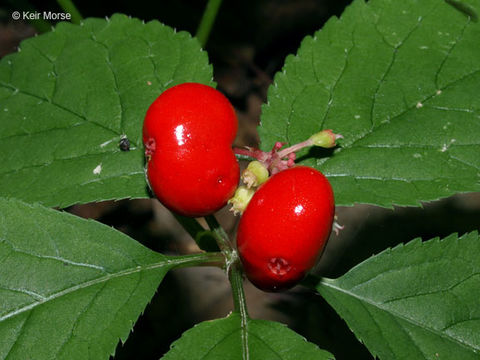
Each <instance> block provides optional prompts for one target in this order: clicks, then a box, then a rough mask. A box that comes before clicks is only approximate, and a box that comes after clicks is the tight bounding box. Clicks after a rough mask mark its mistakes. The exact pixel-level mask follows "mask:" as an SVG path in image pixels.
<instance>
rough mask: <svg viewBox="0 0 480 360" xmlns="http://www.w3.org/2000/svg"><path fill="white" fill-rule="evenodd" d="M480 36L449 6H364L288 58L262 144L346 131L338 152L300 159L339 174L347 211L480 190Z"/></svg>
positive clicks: (340, 201)
mask: <svg viewBox="0 0 480 360" xmlns="http://www.w3.org/2000/svg"><path fill="white" fill-rule="evenodd" d="M473 2H475V3H476V4H477V8H480V6H478V5H479V1H478V0H469V3H473ZM469 6H471V5H469ZM472 9H473V7H472ZM478 39H480V23H478V22H477V23H475V22H472V21H471V19H470V17H467V16H465V14H464V13H463V12H461V11H458V10H457V9H456V8H455V7H453V6H451V5H449V4H447V3H446V2H444V1H439V0H422V1H416V0H405V1H396V0H372V1H369V2H368V3H365V2H364V1H363V0H356V1H354V3H353V4H352V5H351V6H350V7H348V8H347V9H346V10H345V12H344V14H343V15H342V17H341V18H340V19H336V18H333V19H330V21H328V22H327V23H326V25H325V26H324V28H323V29H322V30H321V31H318V32H317V33H315V35H314V36H309V37H307V38H305V39H304V41H303V42H302V45H301V47H300V49H299V50H298V54H297V55H295V56H289V57H288V58H287V59H286V63H285V67H284V68H283V72H282V73H280V74H278V75H277V76H276V77H275V82H274V84H273V86H271V87H270V89H269V93H268V101H269V103H268V104H267V105H265V106H264V107H263V114H262V121H261V126H260V127H259V132H260V138H261V141H262V148H263V149H264V150H269V149H271V147H272V146H273V144H274V143H275V141H283V142H287V143H289V144H294V143H298V142H300V141H303V140H306V139H308V138H309V136H310V135H311V134H313V133H315V132H317V131H319V130H320V129H333V130H334V132H335V133H340V134H342V135H343V136H344V137H345V139H344V140H343V141H342V142H341V143H340V147H338V148H337V149H335V150H334V151H333V152H332V151H328V150H320V149H312V150H310V151H309V152H307V151H306V150H305V151H304V152H302V153H300V154H298V155H299V158H300V160H301V162H302V163H304V164H307V165H311V166H315V167H316V168H318V169H319V170H321V171H322V172H323V173H324V174H325V175H326V176H327V177H328V178H329V180H330V181H331V183H332V186H333V188H334V190H335V196H336V203H337V205H352V204H354V203H371V204H377V205H381V206H385V207H391V206H392V205H393V204H399V205H418V204H419V202H420V201H427V200H434V199H438V198H441V197H445V196H449V195H451V194H454V193H456V192H470V191H479V190H480V156H478V154H479V153H480V137H479V136H478V135H479V134H480V97H479V96H478V94H479V93H480V46H478V45H479V41H478Z"/></svg>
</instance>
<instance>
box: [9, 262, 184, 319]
mask: <svg viewBox="0 0 480 360" xmlns="http://www.w3.org/2000/svg"><path fill="white" fill-rule="evenodd" d="M190 261H191V259H190V258H178V259H162V261H160V262H155V263H152V264H149V265H139V266H136V267H131V268H128V269H125V270H122V271H119V272H116V273H109V274H107V275H104V276H101V277H99V278H96V279H92V280H89V281H86V282H83V283H81V284H77V285H74V286H71V287H69V288H66V289H63V290H61V291H58V292H56V293H53V294H51V295H49V296H48V297H45V300H42V301H36V302H33V303H31V304H28V305H26V306H23V307H21V308H19V309H16V310H15V311H12V312H9V313H7V314H5V315H2V316H1V317H0V322H2V321H5V320H8V319H9V318H12V317H14V316H17V315H20V314H22V313H24V312H26V311H29V310H32V309H34V308H36V307H37V306H39V305H42V304H44V303H48V302H49V301H53V300H56V299H58V298H60V297H62V296H64V295H68V294H70V293H73V292H75V291H77V290H82V289H85V288H88V287H91V286H94V285H97V284H101V283H103V282H107V281H109V280H112V279H115V278H120V277H123V276H128V275H131V274H135V273H138V272H142V271H150V270H156V269H159V268H162V267H165V268H166V269H165V270H166V271H168V270H170V269H171V268H172V267H175V266H179V265H182V264H184V263H188V262H190Z"/></svg>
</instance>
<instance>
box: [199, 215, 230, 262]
mask: <svg viewBox="0 0 480 360" xmlns="http://www.w3.org/2000/svg"><path fill="white" fill-rule="evenodd" d="M205 220H206V221H207V224H208V227H209V228H210V230H212V231H213V233H214V234H215V238H216V240H217V244H218V247H219V248H220V250H221V251H222V252H223V253H224V254H225V256H226V257H227V260H228V259H229V257H231V255H232V252H234V250H233V246H232V244H231V243H230V239H229V238H228V235H227V233H226V232H225V230H224V229H223V227H222V226H221V225H220V224H219V223H218V221H217V219H216V218H215V216H214V215H208V216H205Z"/></svg>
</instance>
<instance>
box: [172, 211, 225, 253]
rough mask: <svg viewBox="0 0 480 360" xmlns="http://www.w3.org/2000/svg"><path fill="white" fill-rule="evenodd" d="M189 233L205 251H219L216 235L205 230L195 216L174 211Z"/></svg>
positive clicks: (176, 217)
mask: <svg viewBox="0 0 480 360" xmlns="http://www.w3.org/2000/svg"><path fill="white" fill-rule="evenodd" d="M172 214H173V216H174V217H175V219H177V221H178V222H179V223H180V225H182V227H183V228H184V229H185V230H186V231H187V232H188V234H189V235H190V236H191V237H192V238H193V239H194V240H195V242H196V243H197V245H198V246H199V247H200V249H202V250H205V251H218V250H219V248H218V246H217V241H216V235H215V234H213V233H212V232H211V231H209V230H205V229H204V228H203V226H202V225H200V224H199V223H198V221H197V220H196V219H194V218H190V217H187V216H182V215H178V214H175V213H172Z"/></svg>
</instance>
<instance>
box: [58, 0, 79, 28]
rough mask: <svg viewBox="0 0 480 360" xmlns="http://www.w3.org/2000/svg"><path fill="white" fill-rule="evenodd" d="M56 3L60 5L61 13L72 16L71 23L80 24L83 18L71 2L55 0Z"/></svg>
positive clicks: (69, 0)
mask: <svg viewBox="0 0 480 360" xmlns="http://www.w3.org/2000/svg"><path fill="white" fill-rule="evenodd" d="M57 3H58V5H60V7H61V8H62V9H63V11H65V12H66V13H69V14H70V15H71V16H72V19H71V21H72V23H74V24H80V22H81V21H82V20H83V17H82V15H81V14H80V11H78V9H77V7H76V6H75V4H74V3H73V1H72V0H57Z"/></svg>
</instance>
